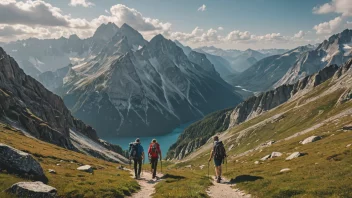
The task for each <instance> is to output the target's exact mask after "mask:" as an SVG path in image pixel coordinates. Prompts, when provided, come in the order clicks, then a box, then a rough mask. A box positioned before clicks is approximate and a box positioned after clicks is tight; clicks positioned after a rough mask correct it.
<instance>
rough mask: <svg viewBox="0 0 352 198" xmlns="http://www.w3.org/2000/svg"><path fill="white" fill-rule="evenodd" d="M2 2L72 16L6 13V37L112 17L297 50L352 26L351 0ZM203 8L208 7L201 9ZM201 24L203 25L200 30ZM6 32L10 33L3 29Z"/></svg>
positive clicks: (186, 38) (170, 32) (232, 42)
mask: <svg viewBox="0 0 352 198" xmlns="http://www.w3.org/2000/svg"><path fill="white" fill-rule="evenodd" d="M2 1H4V2H0V11H1V6H3V7H6V6H7V9H8V7H9V6H10V5H11V4H13V5H12V6H13V7H16V6H17V8H18V9H19V10H21V6H22V7H23V4H26V3H27V4H29V6H32V9H33V11H34V10H35V11H36V12H40V11H41V12H43V13H46V10H45V9H39V8H38V7H39V6H40V5H41V4H42V6H43V7H47V8H48V10H49V11H50V12H53V13H54V16H58V17H59V18H60V17H61V18H60V19H64V20H66V21H67V24H68V25H66V26H65V25H62V26H63V27H60V25H59V26H55V25H54V26H51V25H48V24H47V23H46V22H43V23H41V22H38V24H32V22H31V24H30V25H31V26H29V24H28V21H27V22H26V20H24V22H23V23H21V22H20V21H19V20H18V19H16V20H13V21H16V23H13V22H9V21H11V20H10V19H9V20H7V21H5V22H3V21H1V13H0V41H8V40H15V39H16V38H26V36H27V37H28V36H29V35H30V36H33V37H36V30H31V29H30V28H31V27H32V29H33V25H34V26H35V27H36V28H35V29H38V30H40V29H41V28H42V31H41V33H39V34H38V36H37V37H39V38H46V37H54V38H55V37H59V36H68V35H69V34H73V33H76V34H78V35H79V36H80V37H88V36H91V34H93V32H94V30H95V29H96V27H97V26H98V25H99V24H101V23H105V22H108V21H109V20H111V21H112V22H115V23H116V24H117V25H121V24H122V23H123V22H127V23H129V24H130V25H131V26H132V27H134V28H135V29H137V30H138V31H140V32H141V33H142V34H143V36H145V38H146V39H147V40H148V39H150V38H152V37H153V36H154V35H155V34H158V33H161V34H163V35H164V36H165V37H168V38H170V39H178V40H180V41H181V42H182V43H184V44H187V45H190V46H191V47H198V46H203V45H215V46H218V47H222V48H237V49H246V48H254V49H257V48H274V47H276V48H292V47H295V46H297V45H304V44H308V43H311V44H314V43H317V42H321V41H322V40H324V39H325V38H328V37H329V36H330V35H332V34H334V33H337V32H340V31H342V30H343V29H345V28H349V27H352V22H350V21H352V18H351V16H352V1H351V0H203V1H202V0H138V1H137V0H46V1H45V2H44V1H42V0H31V1H27V0H26V1H25V0H17V1H16V0H2ZM28 2H30V3H28ZM201 6H203V8H204V9H203V10H202V9H199V8H200V7H201ZM17 8H16V9H17ZM113 8H114V9H113ZM27 9H28V6H27ZM36 9H37V10H36ZM57 9H60V11H57ZM112 9H113V10H112ZM56 12H57V13H56ZM136 15H138V16H137V17H136ZM42 16H44V14H43V15H42ZM7 17H9V16H7ZM17 17H18V16H17ZM14 18H16V16H14ZM49 18H50V17H49ZM37 21H41V20H37ZM47 21H49V19H48V20H47ZM53 21H54V23H53V24H61V22H60V23H58V22H57V21H56V19H53ZM6 22H7V23H6ZM25 26H28V27H25ZM48 26H49V27H48ZM147 26H148V27H147ZM150 26H153V28H151V27H150ZM5 27H7V32H10V31H9V30H10V29H14V30H18V29H20V28H21V29H22V32H19V31H17V32H19V33H20V34H19V35H18V37H16V38H14V37H13V36H12V37H10V36H6V34H5V33H6V32H5V31H4V29H5ZM10 27H11V28H10ZM196 27H198V28H197V29H196V31H194V30H195V28H196ZM219 27H221V28H219ZM16 28H17V29H16ZM2 30H3V32H5V33H1V31H2ZM192 31H193V33H192ZM23 32H24V33H23ZM26 32H28V33H29V34H26ZM43 32H45V33H43ZM2 35H3V36H2ZM4 35H5V36H4Z"/></svg>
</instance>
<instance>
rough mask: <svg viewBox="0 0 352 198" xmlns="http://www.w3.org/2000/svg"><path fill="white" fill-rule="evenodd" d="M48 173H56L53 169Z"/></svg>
mask: <svg viewBox="0 0 352 198" xmlns="http://www.w3.org/2000/svg"><path fill="white" fill-rule="evenodd" d="M48 172H49V173H51V174H56V171H55V170H53V169H49V170H48Z"/></svg>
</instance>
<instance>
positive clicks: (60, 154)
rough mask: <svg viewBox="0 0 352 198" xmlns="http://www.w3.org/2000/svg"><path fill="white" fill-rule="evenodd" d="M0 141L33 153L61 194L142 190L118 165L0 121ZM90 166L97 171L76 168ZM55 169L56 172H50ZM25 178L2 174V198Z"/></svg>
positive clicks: (109, 194)
mask: <svg viewBox="0 0 352 198" xmlns="http://www.w3.org/2000/svg"><path fill="white" fill-rule="evenodd" d="M0 142H1V143H4V144H7V145H9V146H12V147H14V148H16V149H19V150H22V151H25V152H28V153H30V154H32V155H33V156H34V157H35V158H36V159H37V160H38V161H39V162H40V164H41V166H42V167H43V169H44V171H45V174H46V176H47V177H48V179H49V182H48V185H50V186H53V187H55V188H57V190H58V194H59V196H62V197H123V196H125V195H131V193H133V192H135V191H137V190H138V189H139V185H138V184H137V182H136V181H134V180H133V179H132V178H130V175H129V173H128V172H126V171H121V170H118V169H117V167H118V166H119V164H115V163H110V162H107V161H104V160H100V159H97V158H93V157H89V156H86V155H83V154H80V153H77V152H73V151H70V150H66V149H64V148H61V147H58V146H55V145H52V144H48V143H45V142H42V141H40V140H36V139H32V138H28V137H26V136H24V135H22V134H20V133H19V132H16V131H14V130H9V129H5V128H4V125H1V124H0ZM86 164H87V165H91V166H93V167H94V168H95V169H96V170H95V171H94V174H90V173H86V172H80V171H78V170H76V169H77V168H78V167H79V166H80V165H86ZM48 169H54V170H55V171H56V173H57V174H50V173H48ZM19 181H26V179H25V178H19V177H17V176H15V175H9V174H7V173H5V172H2V173H0V197H8V196H9V195H6V194H5V193H4V192H3V190H5V189H7V188H9V187H10V186H11V185H12V184H14V183H16V182H19Z"/></svg>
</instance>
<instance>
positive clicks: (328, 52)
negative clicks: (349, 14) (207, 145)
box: [228, 29, 352, 92]
mask: <svg viewBox="0 0 352 198" xmlns="http://www.w3.org/2000/svg"><path fill="white" fill-rule="evenodd" d="M351 43H352V30H348V29H346V30H344V31H343V32H341V33H339V34H335V35H332V36H331V37H330V38H329V39H327V40H325V41H323V42H322V43H321V44H319V45H306V46H301V47H298V48H295V49H293V50H290V51H288V52H286V53H284V54H281V55H275V56H270V57H267V58H264V59H262V60H260V61H258V62H257V63H255V64H254V65H252V66H251V67H250V68H248V69H247V70H245V71H244V72H242V73H241V75H233V76H232V77H231V78H230V79H228V82H229V83H230V84H232V85H233V86H241V87H242V88H244V89H248V90H251V91H254V92H262V91H267V90H270V89H272V88H276V87H279V86H281V85H284V84H293V83H295V82H297V81H298V80H300V79H303V78H305V77H306V76H309V75H311V74H314V73H316V72H318V71H319V70H321V69H322V68H324V67H326V66H329V65H332V64H337V65H342V64H343V63H344V62H346V61H347V60H349V59H350V58H351V57H352V51H351V49H352V47H351Z"/></svg>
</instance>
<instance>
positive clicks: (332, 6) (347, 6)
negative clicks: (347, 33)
mask: <svg viewBox="0 0 352 198" xmlns="http://www.w3.org/2000/svg"><path fill="white" fill-rule="evenodd" d="M333 12H335V13H338V14H342V16H352V1H351V0H332V1H331V2H330V3H325V4H323V5H321V6H316V7H314V8H313V13H315V14H327V13H333Z"/></svg>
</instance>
